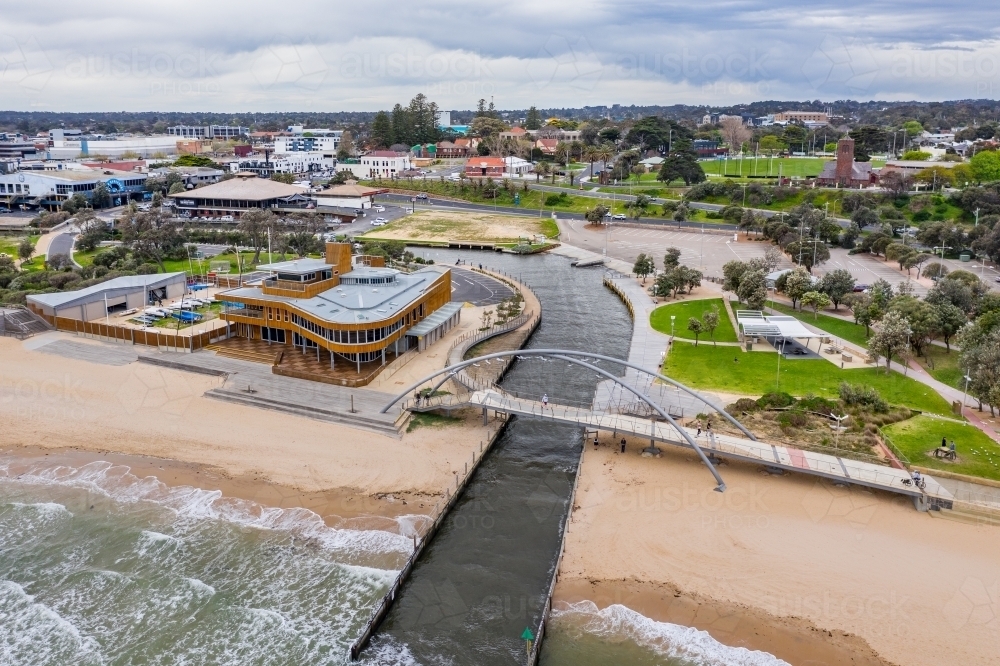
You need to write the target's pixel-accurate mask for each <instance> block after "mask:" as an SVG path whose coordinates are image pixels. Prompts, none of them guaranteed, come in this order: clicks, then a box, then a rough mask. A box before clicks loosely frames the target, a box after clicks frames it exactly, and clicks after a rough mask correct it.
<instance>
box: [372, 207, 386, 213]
mask: <svg viewBox="0 0 1000 666" xmlns="http://www.w3.org/2000/svg"><path fill="white" fill-rule="evenodd" d="M373 210H374V211H375V212H376V213H384V212H385V206H375V208H374V209H373Z"/></svg>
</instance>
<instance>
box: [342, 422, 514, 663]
mask: <svg viewBox="0 0 1000 666" xmlns="http://www.w3.org/2000/svg"><path fill="white" fill-rule="evenodd" d="M498 419H499V420H500V425H499V426H498V427H497V428H496V430H494V431H487V439H486V444H485V445H484V444H483V443H482V442H480V445H479V455H478V456H477V455H476V452H475V451H473V452H472V460H471V463H472V464H471V465H470V464H469V463H466V465H465V471H464V473H463V474H457V475H455V492H452V491H451V488H450V487H449V488H447V489H445V498H444V506H443V507H442V508H441V510H440V511H438V506H440V504H441V502H440V501H438V502H437V503H435V504H434V509H433V514H434V522H433V523H431V525H430V526H429V527H428V528H427V530H426V531H425V532H424V533H423V534H422V535H421V536H419V537H417V536H414V538H413V543H414V548H413V552H412V553H410V556H409V557H408V558H406V563H405V564H404V565H403V568H402V570H400V572H399V574H398V575H397V576H396V578H395V580H393V581H392V585H390V586H389V591H388V592H386V593H385V596H383V597H382V601H381V603H379V605H378V607H377V608H376V609H375V611H374V612H373V613H372V616H371V618H370V619H369V620H368V622H367V623H366V624H365V628H364V629H363V630H362V632H361V635H360V636H359V637H358V638H357V640H355V641H354V643H353V644H352V645H351V653H350V654H351V660H352V661H357V659H358V657H359V656H360V654H361V651H362V650H364V649H365V647H367V645H368V643H369V641H371V639H372V636H373V635H374V634H375V631H376V630H377V629H378V628H379V625H381V624H382V622H383V621H384V620H385V616H386V615H388V614H389V611H390V610H391V609H392V605H393V603H395V601H396V596H397V595H398V594H399V591H400V590H401V589H402V587H403V585H404V584H405V583H406V581H407V579H409V577H410V573H411V572H412V571H413V567H414V566H415V565H416V563H417V561H418V560H419V559H420V556H421V555H422V554H423V552H424V549H425V548H426V547H427V545H428V544H429V543H430V542H431V540H432V539H433V538H434V535H435V534H437V532H438V530H439V529H441V525H442V524H443V523H444V519H445V518H447V516H448V512H450V511H451V509H452V507H453V506H454V505H455V502H457V501H458V498H459V497H461V495H462V492H463V491H464V490H465V487H466V485H468V483H469V480H470V479H471V478H472V475H473V474H474V473H475V471H476V469H477V468H478V466H479V463H481V462H482V461H483V458H485V457H486V454H487V453H489V451H490V448H491V447H492V446H493V444H494V443H495V442H496V441H497V440H498V439H499V438H500V435H501V434H502V433H503V431H504V429H505V428H506V426H507V422H508V417H507V416H506V415H504V416H499V415H498Z"/></svg>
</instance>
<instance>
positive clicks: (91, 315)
mask: <svg viewBox="0 0 1000 666" xmlns="http://www.w3.org/2000/svg"><path fill="white" fill-rule="evenodd" d="M186 288H187V277H186V275H185V274H184V273H183V272H179V273H157V274H154V275H124V276H122V277H117V278H114V279H111V280H107V281H105V282H101V283H99V284H95V285H91V286H89V287H85V288H84V289H77V290H74V291H60V292H55V293H51V294H31V295H29V296H28V297H27V302H28V308H29V309H30V310H31V311H32V312H34V313H35V314H37V315H41V316H42V318H44V319H45V320H46V321H48V322H49V323H50V324H54V323H55V318H56V317H61V318H64V319H76V320H78V321H96V320H100V319H104V318H105V317H107V316H108V315H110V314H115V313H116V312H123V311H125V310H133V309H137V308H144V307H146V306H147V305H152V304H153V303H156V302H158V301H165V300H168V299H173V298H179V297H181V296H183V295H184V292H185V290H186Z"/></svg>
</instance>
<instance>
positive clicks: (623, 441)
mask: <svg viewBox="0 0 1000 666" xmlns="http://www.w3.org/2000/svg"><path fill="white" fill-rule="evenodd" d="M622 453H625V438H624V437H622Z"/></svg>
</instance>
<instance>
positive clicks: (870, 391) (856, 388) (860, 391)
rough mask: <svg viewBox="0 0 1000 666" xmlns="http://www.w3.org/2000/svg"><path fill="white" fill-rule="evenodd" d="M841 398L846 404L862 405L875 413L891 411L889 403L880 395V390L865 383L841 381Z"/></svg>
mask: <svg viewBox="0 0 1000 666" xmlns="http://www.w3.org/2000/svg"><path fill="white" fill-rule="evenodd" d="M840 399H841V400H843V401H844V404H845V405H850V406H854V407H862V408H864V409H867V410H868V411H871V412H875V413H883V412H887V411H889V403H887V402H886V401H885V400H884V399H883V398H882V396H881V395H879V392H878V391H877V390H875V388H873V387H871V386H866V385H864V384H848V383H847V382H841V383H840Z"/></svg>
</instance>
